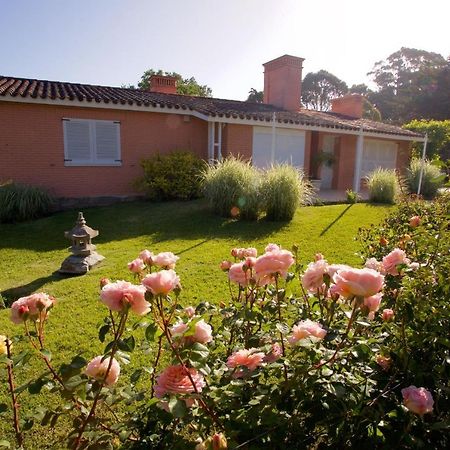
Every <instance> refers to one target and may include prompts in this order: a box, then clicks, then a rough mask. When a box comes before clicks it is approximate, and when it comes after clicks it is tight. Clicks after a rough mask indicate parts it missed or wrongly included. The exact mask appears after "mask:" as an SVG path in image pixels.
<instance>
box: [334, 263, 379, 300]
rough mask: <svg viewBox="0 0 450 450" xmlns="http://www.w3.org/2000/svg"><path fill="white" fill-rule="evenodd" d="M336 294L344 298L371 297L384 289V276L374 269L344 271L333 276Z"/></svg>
mask: <svg viewBox="0 0 450 450" xmlns="http://www.w3.org/2000/svg"><path fill="white" fill-rule="evenodd" d="M333 281H334V283H335V284H336V288H335V290H336V292H338V293H339V294H340V295H342V296H343V297H352V296H355V295H356V296H360V297H371V296H372V295H375V294H376V293H378V292H379V291H380V290H381V289H382V288H383V283H384V276H383V275H381V274H380V273H379V272H377V271H376V270H373V269H352V268H349V269H343V270H339V271H338V272H336V273H335V274H334V276H333Z"/></svg>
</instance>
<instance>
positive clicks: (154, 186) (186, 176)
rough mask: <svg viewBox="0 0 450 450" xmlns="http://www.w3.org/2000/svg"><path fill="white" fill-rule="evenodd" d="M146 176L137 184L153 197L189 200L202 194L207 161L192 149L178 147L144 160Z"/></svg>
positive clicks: (155, 198) (159, 199) (154, 198)
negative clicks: (178, 148) (190, 150)
mask: <svg viewBox="0 0 450 450" xmlns="http://www.w3.org/2000/svg"><path fill="white" fill-rule="evenodd" d="M141 166H142V168H143V169H144V176H143V177H141V178H139V179H138V180H137V181H136V187H137V188H138V189H139V190H140V191H142V192H144V193H145V195H146V196H147V197H148V198H149V199H150V200H156V201H161V200H171V199H178V200H190V199H193V198H196V197H200V193H201V189H200V173H201V171H202V169H203V167H204V162H203V160H201V159H200V158H198V157H197V156H195V155H194V154H193V153H191V152H183V151H176V152H172V153H170V154H168V155H159V154H157V155H155V156H152V157H150V158H147V159H144V160H142V161H141Z"/></svg>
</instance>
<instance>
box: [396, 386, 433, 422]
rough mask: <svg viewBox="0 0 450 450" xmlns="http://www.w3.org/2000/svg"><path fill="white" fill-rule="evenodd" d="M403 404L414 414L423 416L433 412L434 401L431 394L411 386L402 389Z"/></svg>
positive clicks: (421, 388)
mask: <svg viewBox="0 0 450 450" xmlns="http://www.w3.org/2000/svg"><path fill="white" fill-rule="evenodd" d="M402 395H403V403H404V405H405V406H406V407H407V408H408V409H409V410H410V411H411V412H413V413H415V414H419V416H423V415H424V414H426V413H431V412H432V411H433V405H434V400H433V397H432V395H431V393H430V392H429V391H428V390H427V389H425V388H423V387H420V388H416V387H415V386H409V387H407V388H404V389H402Z"/></svg>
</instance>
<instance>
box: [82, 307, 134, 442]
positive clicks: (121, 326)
mask: <svg viewBox="0 0 450 450" xmlns="http://www.w3.org/2000/svg"><path fill="white" fill-rule="evenodd" d="M127 318H128V312H125V313H124V314H122V315H121V317H120V322H119V325H118V327H117V332H116V334H115V335H114V344H113V346H112V348H111V354H110V355H109V362H108V367H107V369H106V372H105V375H104V376H103V379H102V380H101V382H100V386H99V388H98V391H97V394H96V395H95V398H94V401H93V403H92V406H91V409H90V411H89V414H88V415H87V417H86V418H85V419H84V421H83V423H82V424H81V426H80V429H79V431H78V436H77V438H76V440H75V444H74V447H73V448H74V450H78V449H79V448H80V445H81V439H82V437H83V433H84V430H85V429H86V426H87V424H88V423H89V421H90V420H91V418H92V417H93V416H94V414H95V409H96V407H97V404H98V401H99V399H100V394H101V392H102V388H103V386H104V385H105V382H106V379H107V377H108V375H109V372H110V370H111V367H112V363H113V358H114V355H115V353H116V352H117V349H118V348H117V342H118V340H119V338H120V337H121V336H122V334H123V332H124V331H125V323H126V321H127Z"/></svg>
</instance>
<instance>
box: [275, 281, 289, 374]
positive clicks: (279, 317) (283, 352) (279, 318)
mask: <svg viewBox="0 0 450 450" xmlns="http://www.w3.org/2000/svg"><path fill="white" fill-rule="evenodd" d="M275 289H276V291H277V309H278V321H279V323H280V326H281V324H282V323H283V318H282V317H281V304H280V303H281V301H280V295H279V292H278V274H277V275H275ZM280 341H281V352H282V354H283V358H284V357H285V356H286V349H285V348H284V336H283V333H282V331H281V330H280ZM283 371H284V380H285V381H286V382H287V380H288V373H287V367H286V363H285V362H284V361H283Z"/></svg>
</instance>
